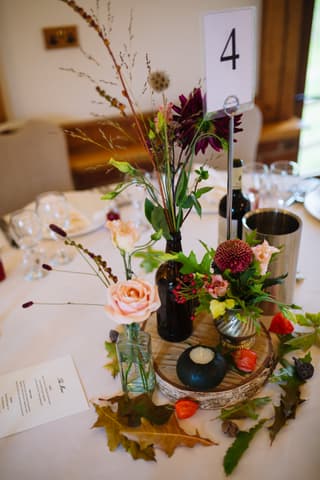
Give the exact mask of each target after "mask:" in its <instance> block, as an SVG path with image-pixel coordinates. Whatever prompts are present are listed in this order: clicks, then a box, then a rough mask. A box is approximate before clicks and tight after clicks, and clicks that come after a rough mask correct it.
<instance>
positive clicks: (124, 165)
mask: <svg viewBox="0 0 320 480" xmlns="http://www.w3.org/2000/svg"><path fill="white" fill-rule="evenodd" d="M109 163H110V165H112V166H113V167H115V168H116V169H117V170H119V172H121V173H127V174H128V175H131V176H133V177H134V176H138V174H139V171H138V170H137V169H136V168H134V167H133V166H132V165H131V163H129V162H119V161H118V160H115V159H114V158H111V159H110V160H109Z"/></svg>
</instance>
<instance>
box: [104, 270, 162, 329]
mask: <svg viewBox="0 0 320 480" xmlns="http://www.w3.org/2000/svg"><path fill="white" fill-rule="evenodd" d="M159 307H160V299H159V295H158V289H157V287H156V286H152V285H151V284H150V283H149V282H147V281H145V280H142V279H140V278H135V279H131V280H125V281H122V282H118V283H115V284H114V285H111V286H110V287H109V288H108V289H107V304H106V305H105V307H104V308H105V311H106V312H107V313H108V315H109V316H110V317H111V318H112V320H114V321H115V322H116V323H124V324H126V325H129V324H130V323H133V322H144V321H145V320H147V318H148V317H149V316H150V314H151V313H152V312H154V311H155V310H157V309H158V308H159Z"/></svg>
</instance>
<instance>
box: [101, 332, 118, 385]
mask: <svg viewBox="0 0 320 480" xmlns="http://www.w3.org/2000/svg"><path fill="white" fill-rule="evenodd" d="M104 347H105V349H106V350H107V357H108V358H109V359H110V360H111V362H109V363H106V365H105V366H104V367H105V368H106V369H107V370H109V372H110V373H111V375H112V376H113V378H115V377H116V376H117V375H118V373H119V362H118V357H117V350H116V344H115V343H114V342H107V341H106V342H104Z"/></svg>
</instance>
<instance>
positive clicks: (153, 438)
mask: <svg viewBox="0 0 320 480" xmlns="http://www.w3.org/2000/svg"><path fill="white" fill-rule="evenodd" d="M123 433H125V434H126V435H129V436H130V437H133V438H134V439H136V440H137V441H138V443H139V444H140V446H141V448H146V447H148V446H150V445H154V446H157V447H158V448H160V449H161V450H163V451H164V452H165V453H166V454H167V455H168V457H171V456H172V455H173V453H174V451H175V449H176V448H177V447H178V446H180V445H183V446H185V447H188V448H193V447H194V446H195V445H196V444H200V445H203V446H205V447H209V446H211V445H217V443H215V442H214V441H212V440H209V439H208V438H202V437H200V435H199V434H198V432H196V433H195V434H194V435H189V434H188V433H186V432H185V431H184V430H183V429H182V428H181V427H180V426H179V424H178V421H177V418H176V416H175V415H171V417H170V420H169V421H168V422H167V423H166V424H164V425H157V426H154V425H151V423H150V422H148V420H146V419H144V418H142V419H141V425H140V426H139V427H137V428H130V427H128V428H125V429H123Z"/></svg>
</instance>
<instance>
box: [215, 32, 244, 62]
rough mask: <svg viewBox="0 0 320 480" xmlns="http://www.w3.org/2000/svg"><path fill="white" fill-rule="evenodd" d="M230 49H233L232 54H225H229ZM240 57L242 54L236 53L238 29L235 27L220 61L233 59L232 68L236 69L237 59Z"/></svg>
mask: <svg viewBox="0 0 320 480" xmlns="http://www.w3.org/2000/svg"><path fill="white" fill-rule="evenodd" d="M230 44H231V45H230ZM228 49H231V55H225V54H227V50H228ZM238 58H240V55H239V54H238V53H236V29H235V28H233V29H232V30H231V33H230V35H229V38H228V40H227V43H226V45H225V47H224V50H223V52H222V54H221V56H220V62H229V61H230V60H232V70H235V69H236V60H237V59H238Z"/></svg>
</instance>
